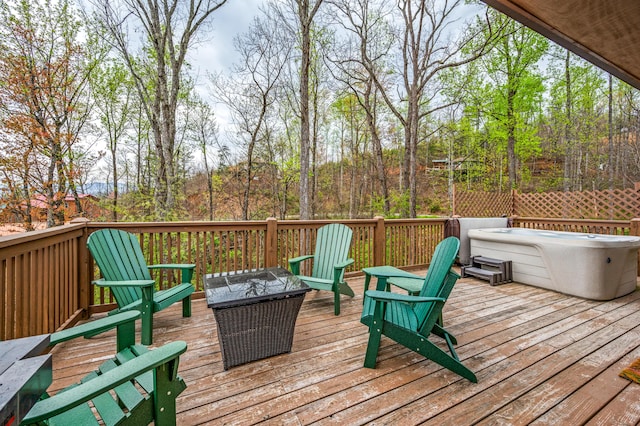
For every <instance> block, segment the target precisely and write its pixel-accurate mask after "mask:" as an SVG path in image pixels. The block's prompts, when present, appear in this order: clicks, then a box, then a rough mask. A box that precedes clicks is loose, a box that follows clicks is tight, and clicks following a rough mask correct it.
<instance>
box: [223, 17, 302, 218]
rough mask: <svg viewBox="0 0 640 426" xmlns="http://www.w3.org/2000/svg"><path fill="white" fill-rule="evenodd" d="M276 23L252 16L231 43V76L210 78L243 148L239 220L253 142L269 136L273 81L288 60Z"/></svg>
mask: <svg viewBox="0 0 640 426" xmlns="http://www.w3.org/2000/svg"><path fill="white" fill-rule="evenodd" d="M283 37H286V35H285V34H282V33H281V30H280V29H279V25H278V22H277V21H276V20H274V19H271V18H269V16H266V17H265V19H260V18H256V19H255V20H254V21H253V23H252V25H251V27H250V28H249V30H248V32H247V33H245V34H242V35H240V36H239V37H236V38H235V40H234V46H235V49H236V51H237V52H238V53H239V54H240V63H238V64H237V65H236V66H235V67H234V70H233V77H231V78H228V79H225V78H222V77H220V76H218V77H217V78H215V79H213V82H214V86H215V95H216V96H217V97H218V98H219V99H220V100H222V101H223V102H224V103H225V104H226V105H227V106H228V107H229V108H230V110H231V113H232V118H233V122H234V124H235V126H236V128H237V130H238V134H239V137H240V138H241V139H242V144H243V146H244V148H245V149H246V152H245V155H246V157H245V158H246V163H245V170H244V174H243V178H244V182H245V183H244V191H243V197H242V201H241V206H242V219H243V220H248V219H249V199H250V194H251V185H252V181H253V178H254V155H255V154H254V153H255V150H256V148H257V144H258V143H259V142H260V141H263V142H264V141H265V140H266V139H267V138H268V137H269V136H268V135H269V132H268V131H267V125H268V123H267V119H268V117H269V115H270V114H273V112H272V111H270V109H271V106H272V105H273V103H274V102H275V101H276V90H277V84H278V83H279V80H280V76H281V75H282V72H283V70H284V67H285V65H286V63H287V61H288V60H289V54H290V52H291V44H288V43H281V40H282V38H283Z"/></svg>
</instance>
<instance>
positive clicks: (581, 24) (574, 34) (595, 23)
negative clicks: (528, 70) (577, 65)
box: [483, 0, 640, 89]
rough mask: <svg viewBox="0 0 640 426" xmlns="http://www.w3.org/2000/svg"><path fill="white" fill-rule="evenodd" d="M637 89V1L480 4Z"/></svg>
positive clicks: (492, 1)
mask: <svg viewBox="0 0 640 426" xmlns="http://www.w3.org/2000/svg"><path fill="white" fill-rule="evenodd" d="M483 1H484V2H485V3H486V4H488V5H489V6H491V7H494V8H495V9H497V10H499V11H500V12H502V13H504V14H506V15H508V16H510V17H511V18H513V19H515V20H517V21H519V22H521V23H522V24H524V25H526V26H528V27H529V28H531V29H533V30H535V31H537V32H539V33H540V34H542V35H544V36H545V37H547V38H549V39H550V40H553V41H554V42H556V43H558V44H559V45H561V46H563V47H565V48H567V49H569V50H571V51H572V52H574V53H575V54H577V55H579V56H581V57H583V58H585V59H586V60H588V61H590V62H592V63H593V64H595V65H597V66H598V67H600V68H602V69H603V70H605V71H607V72H609V73H611V74H612V75H614V76H616V77H618V78H619V79H621V80H623V81H626V82H627V83H629V84H630V85H632V86H634V87H636V88H637V89H640V0H483Z"/></svg>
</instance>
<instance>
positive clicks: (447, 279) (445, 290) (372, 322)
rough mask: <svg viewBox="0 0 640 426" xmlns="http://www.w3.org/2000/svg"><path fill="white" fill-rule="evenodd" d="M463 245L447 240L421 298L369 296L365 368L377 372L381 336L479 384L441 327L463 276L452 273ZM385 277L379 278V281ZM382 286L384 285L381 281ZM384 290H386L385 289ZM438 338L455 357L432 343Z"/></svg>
mask: <svg viewBox="0 0 640 426" xmlns="http://www.w3.org/2000/svg"><path fill="white" fill-rule="evenodd" d="M459 245H460V242H459V241H458V239H457V238H455V237H449V238H446V239H444V240H443V241H441V242H440V244H438V246H437V247H436V250H435V252H434V254H433V257H432V260H431V264H430V265H429V270H428V271H427V276H426V277H425V282H424V284H423V286H422V289H421V291H420V294H419V295H418V296H413V295H405V294H398V293H391V292H388V291H384V290H383V289H384V279H385V278H387V279H388V278H389V276H386V277H382V278H383V285H382V286H380V285H379V286H378V290H368V291H366V292H365V301H364V307H363V311H362V318H361V320H360V321H361V322H362V323H363V324H365V325H367V326H368V327H369V342H368V344H367V352H366V355H365V360H364V366H365V367H368V368H375V365H376V358H377V356H378V349H379V347H380V340H381V336H382V335H385V336H387V337H388V338H390V339H392V340H394V341H395V342H397V343H399V344H401V345H403V346H405V347H407V348H409V349H411V350H412V351H415V352H417V353H419V354H421V355H423V356H425V357H426V358H428V359H431V360H432V361H434V362H436V363H438V364H440V365H442V366H443V367H445V368H447V369H449V370H451V371H453V372H454V373H456V374H459V375H460V376H462V377H464V378H466V379H468V380H470V381H472V382H474V383H477V381H478V379H477V378H476V376H475V374H473V372H472V371H471V370H469V369H468V368H467V367H465V366H464V365H463V364H462V363H461V362H460V359H459V358H458V355H457V354H456V351H455V349H454V347H453V345H455V344H457V341H456V339H455V337H454V336H453V335H452V334H451V333H449V332H448V331H447V330H445V329H444V327H443V326H442V325H441V323H439V321H441V313H442V308H443V307H444V304H445V302H446V301H447V298H448V297H449V294H450V293H451V290H453V286H454V285H455V283H456V281H457V279H458V278H460V276H459V275H458V274H457V273H456V272H454V271H453V270H452V269H451V266H452V265H453V262H454V260H455V256H456V255H457V252H458V247H459ZM380 279H381V277H380V276H378V280H380ZM379 284H380V281H379ZM381 287H382V289H381ZM431 334H435V335H436V336H439V337H441V338H443V339H444V340H445V342H446V344H447V347H448V348H449V351H450V352H451V355H449V354H448V353H446V352H445V351H443V350H442V349H440V348H439V347H438V346H437V345H435V344H434V343H433V342H431V341H429V340H428V337H429V335H431Z"/></svg>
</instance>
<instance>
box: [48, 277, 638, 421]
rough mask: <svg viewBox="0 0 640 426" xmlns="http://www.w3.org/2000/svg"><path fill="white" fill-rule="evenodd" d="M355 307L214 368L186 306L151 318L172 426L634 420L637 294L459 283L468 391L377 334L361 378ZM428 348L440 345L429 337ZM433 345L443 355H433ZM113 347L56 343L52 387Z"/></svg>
mask: <svg viewBox="0 0 640 426" xmlns="http://www.w3.org/2000/svg"><path fill="white" fill-rule="evenodd" d="M350 282H351V283H352V285H353V287H354V290H355V291H356V294H358V296H356V298H354V299H347V298H343V299H342V300H343V303H342V314H341V315H340V316H339V317H335V316H334V315H333V306H332V303H331V295H330V294H329V293H323V292H312V293H308V295H307V297H306V299H305V302H304V304H303V306H302V309H301V312H300V315H299V317H298V322H297V325H296V333H295V338H294V343H293V350H292V352H291V353H290V354H285V355H280V356H276V357H272V358H268V359H265V360H262V361H256V362H253V363H250V364H245V365H242V366H238V367H234V368H231V369H230V370H228V371H224V370H223V368H222V359H221V354H220V348H219V345H218V341H217V336H216V327H215V323H214V318H213V314H212V312H211V310H210V309H207V307H206V303H205V301H204V300H202V299H200V300H195V301H194V303H193V316H192V317H191V318H182V317H181V306H180V304H176V305H174V306H173V307H171V308H170V309H167V310H165V311H163V312H161V313H160V314H157V315H156V316H155V321H156V322H155V331H154V336H155V342H154V343H155V344H162V343H164V342H168V341H172V340H186V341H187V343H188V345H189V349H188V351H187V353H186V354H185V355H183V356H182V357H181V359H180V374H181V376H182V377H183V378H184V379H185V381H186V383H187V385H188V387H187V389H186V391H185V392H184V393H183V394H182V395H181V396H180V398H179V400H178V412H179V414H178V424H180V425H192V424H234V425H235V424H256V423H261V422H264V423H265V424H277V425H280V424H292V425H298V424H312V423H313V424H329V423H335V424H349V425H356V424H391V425H393V424H401V425H410V424H436V425H448V424H455V425H464V424H476V423H480V424H509V425H511V424H529V423H537V424H557V425H561V424H562V425H564V424H571V425H577V424H584V423H587V424H607V425H610V424H617V425H635V424H637V423H638V422H639V421H640V385H638V384H635V383H631V382H629V381H627V380H625V379H622V378H620V377H618V372H619V371H620V370H621V369H623V368H624V367H626V366H627V365H628V364H630V363H631V362H632V361H633V360H635V359H637V358H640V291H636V292H634V293H632V294H630V295H628V296H625V297H622V298H619V299H617V300H613V301H609V302H594V301H587V300H583V299H578V298H574V297H569V296H565V295H562V294H557V293H554V292H550V291H545V290H541V289H537V288H534V287H529V286H525V285H521V284H515V283H512V284H505V285H501V286H496V287H491V286H489V285H488V284H487V283H486V282H484V281H478V280H475V279H470V278H466V279H461V280H459V281H458V283H457V284H456V287H455V288H454V290H453V293H452V295H451V297H450V299H449V301H448V303H447V305H446V306H445V311H444V321H445V326H446V327H447V329H448V330H449V331H451V332H452V333H453V334H454V335H456V337H457V339H458V342H459V345H458V347H457V351H458V354H459V355H460V358H461V359H462V361H463V362H464V363H465V364H466V365H467V366H468V367H469V368H471V370H473V371H474V372H475V373H476V375H477V376H478V380H479V383H477V384H474V383H470V382H468V381H467V380H465V379H462V378H460V377H459V376H457V375H455V374H454V373H451V372H449V371H448V370H444V369H442V368H440V367H439V366H438V365H437V364H435V363H433V362H431V361H429V360H426V359H424V358H422V357H421V356H419V355H417V354H415V353H413V352H411V351H409V350H407V349H405V348H403V347H401V346H399V345H397V344H394V343H393V342H391V341H390V340H388V339H386V338H384V337H383V341H382V347H381V350H380V353H379V356H378V366H377V368H376V369H366V368H363V366H362V363H363V360H364V352H365V348H366V344H367V336H368V334H367V328H366V327H365V326H363V325H362V324H360V322H359V318H360V313H361V309H362V288H363V279H362V278H359V279H351V280H350ZM432 339H433V341H435V342H438V343H439V344H440V343H443V342H442V341H441V340H440V339H438V338H437V337H433V338H432ZM443 347H445V346H444V345H443ZM113 350H114V333H113V332H112V333H107V334H105V335H103V336H99V337H96V338H93V339H90V340H80V341H75V342H69V343H66V344H63V345H60V346H58V347H56V348H55V349H54V350H53V354H54V355H53V356H54V369H55V370H54V383H53V385H52V389H54V390H55V389H58V388H60V387H63V386H66V385H67V384H69V383H71V382H72V381H73V380H77V379H78V378H79V377H80V376H82V375H83V374H84V373H85V372H86V371H88V370H90V369H91V368H94V367H95V366H96V365H97V364H98V363H99V362H100V361H102V360H104V359H108V358H109V357H110V356H111V355H112V353H113Z"/></svg>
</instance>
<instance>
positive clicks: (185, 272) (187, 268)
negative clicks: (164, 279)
mask: <svg viewBox="0 0 640 426" xmlns="http://www.w3.org/2000/svg"><path fill="white" fill-rule="evenodd" d="M147 268H149V269H180V271H181V272H182V275H181V278H182V282H183V283H190V282H191V277H192V276H193V271H194V269H195V268H196V265H195V264H193V263H159V264H157V265H148V266H147Z"/></svg>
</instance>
